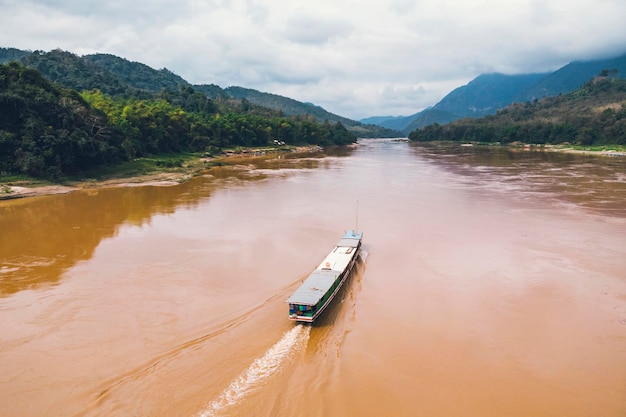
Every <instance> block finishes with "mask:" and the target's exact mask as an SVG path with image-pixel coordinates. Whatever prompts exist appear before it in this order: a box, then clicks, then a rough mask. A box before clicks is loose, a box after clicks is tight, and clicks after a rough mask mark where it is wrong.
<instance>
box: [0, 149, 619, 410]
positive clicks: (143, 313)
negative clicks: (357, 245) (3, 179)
mask: <svg viewBox="0 0 626 417" xmlns="http://www.w3.org/2000/svg"><path fill="white" fill-rule="evenodd" d="M244 162H245V163H246V164H254V165H253V168H254V169H250V168H251V167H250V166H245V167H241V168H240V169H235V170H233V169H229V168H213V169H211V170H210V171H208V172H207V175H206V176H201V177H197V178H195V179H193V180H192V181H189V182H187V183H184V184H181V185H177V186H171V187H155V186H144V187H129V188H109V189H93V190H87V191H80V192H74V193H72V194H68V195H56V196H46V197H36V198H27V199H22V200H12V201H3V202H0V324H1V325H2V329H1V331H0V416H2V417H13V416H16V417H18V416H19V417H30V416H33V417H35V416H36V417H39V416H169V417H171V416H181V417H196V416H198V417H200V416H203V417H209V416H290V417H298V416H302V417H304V416H307V417H310V416H320V417H321V416H324V417H333V416H336V417H340V416H342V417H343V416H372V417H374V416H375V417H380V416H425V417H439V416H441V417H444V416H445V417H454V416H459V417H461V416H462V417H492V416H493V417H501V416H508V417H515V416H520V417H522V416H524V417H526V416H534V417H541V416H546V417H548V416H556V415H558V416H581V417H583V416H584V417H596V416H597V417H623V416H624V415H626V160H624V159H623V158H609V157H592V156H585V155H568V154H557V153H544V152H532V151H518V152H514V151H511V150H507V149H500V148H479V147H444V146H415V145H411V144H408V143H405V142H401V141H394V140H362V141H361V142H360V146H359V147H357V148H356V149H354V150H347V151H344V152H343V153H342V154H335V155H330V156H326V157H318V156H312V157H310V158H306V159H302V160H297V159H285V158H281V159H269V158H268V159H267V160H254V161H253V160H247V161H244ZM357 212H358V228H359V229H362V230H363V231H364V251H363V252H362V255H363V256H362V260H361V261H360V262H359V264H358V268H357V270H356V271H355V272H354V273H353V274H352V276H351V278H350V281H349V282H348V283H347V285H346V286H345V287H344V289H343V290H342V292H341V293H340V297H339V299H337V300H335V303H334V304H333V305H332V308H331V309H330V310H329V311H327V312H326V313H325V314H324V316H322V318H321V319H320V321H319V323H317V324H316V325H315V326H302V325H294V324H293V323H292V322H290V321H289V320H288V319H287V310H288V306H287V304H285V300H286V299H287V298H288V296H289V295H290V294H291V292H292V291H294V290H295V289H296V288H297V287H298V285H299V284H300V282H301V281H302V279H304V278H305V277H306V276H307V275H308V273H309V272H310V271H311V270H312V269H313V268H315V266H316V265H317V263H318V262H319V261H320V260H321V259H323V257H324V256H325V255H326V254H327V252H328V251H330V249H332V246H333V244H335V243H336V242H337V241H338V240H339V238H340V237H341V236H342V235H343V233H344V231H345V230H349V229H352V228H354V227H357V225H356V222H357Z"/></svg>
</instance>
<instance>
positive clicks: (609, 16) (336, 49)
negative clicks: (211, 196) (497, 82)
mask: <svg viewBox="0 0 626 417" xmlns="http://www.w3.org/2000/svg"><path fill="white" fill-rule="evenodd" d="M625 22H626V1H624V0H378V1H374V0H361V1H357V0H315V1H311V0H308V1H302V0H124V1H119V0H107V1H92V0H0V46H4V47H14V48H19V49H28V50H44V51H48V50H51V49H55V48H61V49H63V50H67V51H71V52H74V53H76V54H78V55H84V54H90V53H96V52H102V53H111V54H114V55H118V56H121V57H123V58H126V59H128V60H131V61H138V62H142V63H144V64H147V65H149V66H151V67H153V68H156V69H160V68H164V67H165V68H168V69H169V70H171V71H173V72H174V73H176V74H178V75H180V76H182V77H183V78H185V79H186V80H187V81H189V82H191V83H193V84H211V83H212V84H217V85H219V86H221V87H228V86H231V85H237V86H242V87H247V88H254V89H257V90H260V91H265V92H271V93H275V94H280V95H283V96H287V97H291V98H294V99H296V100H299V101H305V102H313V103H315V104H317V105H320V106H322V107H324V108H325V109H327V110H329V111H331V112H333V113H336V114H339V115H342V116H345V117H349V118H352V119H361V118H364V117H368V116H375V115H410V114H413V113H416V112H417V111H420V110H422V109H423V108H425V107H427V106H430V105H434V104H436V103H437V102H438V101H439V100H440V99H441V98H443V97H444V96H445V95H446V94H448V93H449V92H450V91H452V90H453V89H454V88H456V87H459V86H461V85H464V84H467V83H468V82H469V81H471V80H472V79H473V78H474V77H476V76H477V75H479V74H481V73H486V72H503V73H507V74H515V73H528V72H544V71H553V70H556V69H558V68H559V67H561V66H563V65H565V64H567V63H568V62H571V61H574V60H587V59H595V58H604V57H611V56H617V55H621V54H622V53H625V52H626V23H625Z"/></svg>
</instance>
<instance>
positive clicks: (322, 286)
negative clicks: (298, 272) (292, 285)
mask: <svg viewBox="0 0 626 417" xmlns="http://www.w3.org/2000/svg"><path fill="white" fill-rule="evenodd" d="M339 274H340V271H333V270H332V269H331V270H326V269H316V270H315V271H313V272H311V275H309V276H308V278H307V279H306V280H305V281H304V282H303V283H302V285H301V286H300V287H299V288H298V289H297V290H296V292H294V293H293V294H291V297H289V299H288V300H287V302H288V303H290V304H303V305H310V306H314V305H315V304H317V303H318V302H319V300H320V299H321V298H322V297H323V296H324V294H326V292H327V291H328V290H329V289H330V287H331V286H332V285H333V282H335V280H336V279H337V276H338V275H339Z"/></svg>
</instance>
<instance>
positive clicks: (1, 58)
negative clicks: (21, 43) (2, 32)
mask: <svg viewBox="0 0 626 417" xmlns="http://www.w3.org/2000/svg"><path fill="white" fill-rule="evenodd" d="M31 53H32V52H30V51H22V50H21V49H16V48H0V64H6V63H7V62H10V61H17V60H19V59H20V58H22V57H23V56H26V55H30V54H31Z"/></svg>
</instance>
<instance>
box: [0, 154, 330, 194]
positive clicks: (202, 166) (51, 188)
mask: <svg viewBox="0 0 626 417" xmlns="http://www.w3.org/2000/svg"><path fill="white" fill-rule="evenodd" d="M322 151H323V149H322V148H321V147H319V146H317V145H311V146H298V147H288V148H250V149H237V150H227V151H224V153H223V154H221V155H219V156H216V157H207V156H194V157H187V158H185V159H184V162H183V161H182V160H179V162H178V163H177V164H162V163H157V164H152V166H151V168H150V170H149V172H145V173H141V174H138V175H129V174H128V172H132V170H130V171H122V172H119V171H112V172H111V173H108V174H104V175H102V176H99V177H98V178H96V179H94V178H84V179H78V180H67V181H63V183H58V184H57V183H50V182H45V181H41V180H35V179H32V180H29V179H24V180H12V181H6V182H3V181H2V177H0V200H11V199H16V198H25V197H38V196H44V195H54V194H68V193H71V192H74V191H77V190H83V189H90V188H107V187H139V186H160V187H167V186H172V185H177V184H180V183H183V182H185V181H188V180H189V179H191V178H193V177H195V176H198V175H203V174H204V173H206V172H209V171H210V170H211V168H212V167H216V166H233V167H235V166H238V165H246V161H247V162H249V161H250V160H251V159H253V158H256V159H264V158H265V159H267V158H276V157H281V156H283V155H284V156H289V157H291V158H302V157H307V156H310V155H311V154H315V153H321V152H322Z"/></svg>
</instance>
